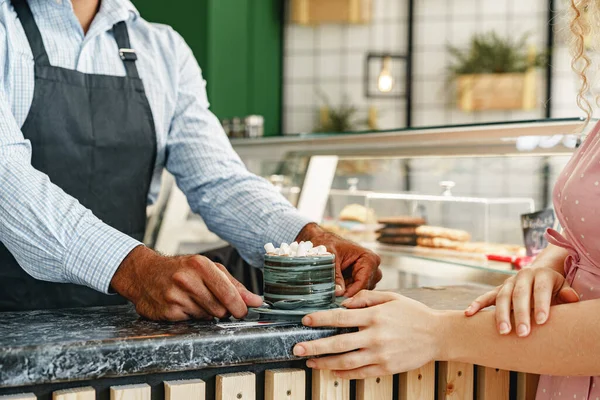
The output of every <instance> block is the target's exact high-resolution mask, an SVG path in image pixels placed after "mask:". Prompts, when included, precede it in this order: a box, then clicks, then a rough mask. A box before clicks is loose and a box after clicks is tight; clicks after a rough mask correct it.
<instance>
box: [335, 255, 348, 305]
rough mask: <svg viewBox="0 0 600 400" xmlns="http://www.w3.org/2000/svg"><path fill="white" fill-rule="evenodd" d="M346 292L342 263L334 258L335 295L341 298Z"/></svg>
mask: <svg viewBox="0 0 600 400" xmlns="http://www.w3.org/2000/svg"><path fill="white" fill-rule="evenodd" d="M344 292H346V281H345V279H344V274H343V273H342V262H341V261H340V260H339V259H338V257H337V256H336V258H335V295H336V296H343V295H344Z"/></svg>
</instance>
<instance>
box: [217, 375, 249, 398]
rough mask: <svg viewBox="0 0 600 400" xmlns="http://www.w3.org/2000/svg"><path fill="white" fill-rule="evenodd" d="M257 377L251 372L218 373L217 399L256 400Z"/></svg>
mask: <svg viewBox="0 0 600 400" xmlns="http://www.w3.org/2000/svg"><path fill="white" fill-rule="evenodd" d="M255 398H256V378H255V376H254V374H253V373H251V372H239V373H235V374H224V375H217V400H239V399H241V400H255Z"/></svg>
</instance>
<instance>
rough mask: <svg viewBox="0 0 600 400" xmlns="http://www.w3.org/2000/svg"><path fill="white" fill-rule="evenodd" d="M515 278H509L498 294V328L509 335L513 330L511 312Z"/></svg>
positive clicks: (500, 331) (503, 333)
mask: <svg viewBox="0 0 600 400" xmlns="http://www.w3.org/2000/svg"><path fill="white" fill-rule="evenodd" d="M513 288H514V280H513V279H508V280H507V281H506V282H504V284H503V285H502V287H501V288H500V290H499V291H498V296H496V328H497V329H498V332H499V333H500V334H501V335H508V334H509V333H510V331H511V329H512V328H511V324H510V312H511V302H512V293H513Z"/></svg>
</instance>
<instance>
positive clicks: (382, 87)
mask: <svg viewBox="0 0 600 400" xmlns="http://www.w3.org/2000/svg"><path fill="white" fill-rule="evenodd" d="M391 62H392V59H391V57H390V56H385V57H384V58H383V60H382V62H381V72H380V73H379V77H378V78H377V89H379V91H380V92H383V93H389V92H391V91H392V89H393V88H394V78H393V77H392V71H391V66H390V64H391Z"/></svg>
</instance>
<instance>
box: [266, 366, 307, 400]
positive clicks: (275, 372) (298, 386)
mask: <svg viewBox="0 0 600 400" xmlns="http://www.w3.org/2000/svg"><path fill="white" fill-rule="evenodd" d="M305 382H306V373H305V372H304V370H301V369H270V370H267V371H265V400H304V399H305V391H306V383H305Z"/></svg>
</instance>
